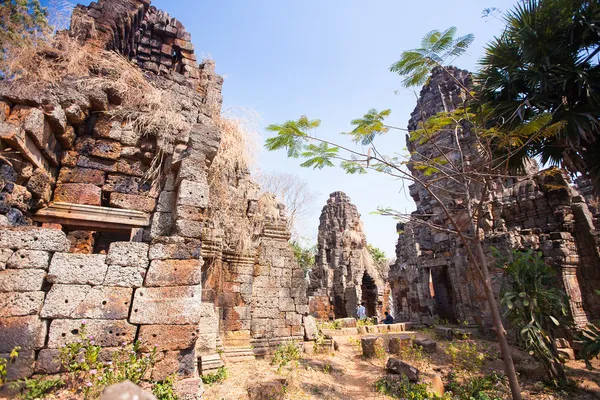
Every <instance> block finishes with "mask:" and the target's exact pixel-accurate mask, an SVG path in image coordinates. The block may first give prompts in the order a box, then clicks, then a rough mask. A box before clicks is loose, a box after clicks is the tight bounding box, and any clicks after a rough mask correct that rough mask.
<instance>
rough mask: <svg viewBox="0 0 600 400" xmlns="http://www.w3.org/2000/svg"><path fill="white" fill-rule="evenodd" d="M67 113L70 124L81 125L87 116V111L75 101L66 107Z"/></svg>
mask: <svg viewBox="0 0 600 400" xmlns="http://www.w3.org/2000/svg"><path fill="white" fill-rule="evenodd" d="M65 115H66V117H67V120H68V121H69V123H70V124H73V125H79V124H81V123H82V122H83V121H85V119H86V118H87V113H86V112H85V111H83V110H82V109H81V107H79V106H78V105H77V104H75V103H73V104H71V105H70V106H68V107H67V108H65Z"/></svg>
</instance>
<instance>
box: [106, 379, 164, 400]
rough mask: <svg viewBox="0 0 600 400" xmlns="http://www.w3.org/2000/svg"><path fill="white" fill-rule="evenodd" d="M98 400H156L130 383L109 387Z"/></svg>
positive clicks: (150, 394)
mask: <svg viewBox="0 0 600 400" xmlns="http://www.w3.org/2000/svg"><path fill="white" fill-rule="evenodd" d="M100 400H157V399H156V396H154V395H153V394H152V393H150V392H147V391H145V390H144V389H142V388H141V387H139V386H138V385H136V384H134V383H132V382H131V381H125V382H121V383H117V384H115V385H110V386H109V387H107V388H106V389H104V391H103V392H102V395H101V396H100Z"/></svg>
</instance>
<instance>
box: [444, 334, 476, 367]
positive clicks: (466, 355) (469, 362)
mask: <svg viewBox="0 0 600 400" xmlns="http://www.w3.org/2000/svg"><path fill="white" fill-rule="evenodd" d="M444 351H445V352H446V354H448V356H450V359H451V360H452V364H453V365H454V366H455V367H456V368H460V369H464V370H466V371H477V370H479V369H480V368H481V367H482V366H483V362H484V361H485V354H484V353H482V352H480V351H479V350H477V345H476V344H475V342H470V341H461V342H452V343H450V344H449V345H448V346H446V348H445V349H444Z"/></svg>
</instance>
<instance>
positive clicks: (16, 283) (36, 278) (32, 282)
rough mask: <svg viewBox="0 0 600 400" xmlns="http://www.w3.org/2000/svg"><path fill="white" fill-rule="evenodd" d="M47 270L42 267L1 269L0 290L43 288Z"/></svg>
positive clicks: (13, 290) (27, 290) (17, 290)
mask: <svg viewBox="0 0 600 400" xmlns="http://www.w3.org/2000/svg"><path fill="white" fill-rule="evenodd" d="M45 277H46V271H44V270H41V269H5V270H3V271H0V292H35V291H38V290H42V286H43V285H44V278H45Z"/></svg>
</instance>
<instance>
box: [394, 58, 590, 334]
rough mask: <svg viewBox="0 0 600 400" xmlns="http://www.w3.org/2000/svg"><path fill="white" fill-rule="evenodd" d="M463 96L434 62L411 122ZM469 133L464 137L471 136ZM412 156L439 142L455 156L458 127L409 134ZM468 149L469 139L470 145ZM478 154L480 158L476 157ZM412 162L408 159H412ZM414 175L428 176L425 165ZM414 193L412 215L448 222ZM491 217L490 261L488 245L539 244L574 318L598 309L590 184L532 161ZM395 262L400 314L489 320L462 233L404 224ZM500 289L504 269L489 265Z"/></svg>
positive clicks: (496, 194)
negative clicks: (420, 138) (427, 135)
mask: <svg viewBox="0 0 600 400" xmlns="http://www.w3.org/2000/svg"><path fill="white" fill-rule="evenodd" d="M449 73H451V74H453V75H454V77H455V78H456V79H457V80H460V81H461V82H463V83H465V84H467V85H468V84H469V82H470V74H469V73H468V72H467V71H463V70H459V69H456V68H450V69H449ZM464 101H465V97H464V95H463V94H462V93H461V89H460V88H459V86H458V85H457V84H456V83H455V81H454V80H453V79H452V78H451V77H450V76H449V74H448V73H446V72H444V71H443V70H442V69H439V68H438V69H435V70H434V72H433V74H432V76H431V78H430V80H429V81H428V83H427V84H426V85H425V86H424V87H423V89H422V90H421V94H420V98H419V100H418V106H417V107H416V108H415V110H414V111H413V113H412V115H411V120H410V122H409V125H408V128H409V130H410V131H412V130H415V129H416V128H417V126H418V123H419V122H421V121H424V120H426V119H427V118H429V117H430V116H433V115H435V114H436V113H438V112H440V111H452V110H455V109H456V108H458V107H461V106H462V104H463V102H464ZM470 135H472V133H471V132H469V131H466V132H465V133H464V134H463V135H462V136H461V138H460V140H461V142H462V143H463V144H466V143H469V140H470V139H469V138H470ZM407 143H408V147H409V150H410V151H412V152H414V154H415V155H414V156H413V157H419V154H420V155H424V156H425V157H436V155H437V154H438V153H437V150H436V148H446V149H448V153H447V154H446V155H447V156H448V157H450V158H451V159H459V158H456V157H454V156H455V155H456V154H455V153H456V152H457V148H456V145H454V143H455V142H454V138H453V130H442V131H440V132H438V133H436V135H435V136H434V137H432V138H431V139H430V140H429V141H427V142H426V143H419V142H417V141H410V140H408V138H407ZM465 148H468V145H467V146H466V147H465ZM473 160H475V159H473ZM409 165H410V164H409ZM411 172H412V173H413V174H417V175H419V177H421V178H423V179H425V180H427V179H431V178H428V177H427V176H425V175H424V172H423V171H419V170H416V169H412V170H411ZM410 194H411V196H412V198H413V199H414V201H415V203H416V206H417V209H416V211H415V212H414V213H413V215H421V214H426V215H429V216H427V217H423V219H425V220H428V219H431V220H432V221H433V222H435V223H440V224H442V225H444V224H448V221H447V220H446V218H445V216H444V215H443V213H442V211H441V208H440V207H439V206H438V205H437V204H436V201H435V200H434V199H432V198H431V196H430V195H429V193H428V192H427V191H426V190H425V189H424V188H423V187H420V186H419V185H418V184H415V185H411V187H410ZM444 201H446V202H447V204H448V205H450V209H451V210H453V211H452V212H454V213H456V216H457V218H459V219H460V214H459V213H460V212H461V210H460V207H456V205H457V201H456V199H452V198H444ZM484 209H485V210H486V211H488V212H487V213H486V214H487V215H486V217H485V218H484V219H483V220H482V221H480V222H479V223H480V226H481V227H482V228H483V231H484V232H485V241H484V245H485V250H486V252H487V256H488V259H489V260H490V265H492V266H493V257H492V256H491V254H490V247H492V246H493V247H496V248H499V249H501V250H510V249H533V250H536V251H541V252H542V253H543V257H544V260H545V261H546V262H547V263H548V264H549V265H551V266H553V267H555V268H556V271H557V273H558V277H559V279H558V281H559V284H560V285H561V286H562V287H563V288H564V289H565V290H566V292H567V294H568V295H569V297H570V301H569V304H570V308H571V314H572V317H573V320H574V322H575V323H576V324H577V325H579V326H583V325H585V324H586V323H587V321H589V320H595V319H597V318H598V317H599V316H600V303H599V302H598V301H597V297H594V290H597V289H599V288H600V268H598V265H600V247H599V244H600V241H599V232H598V230H597V229H598V217H599V214H598V208H597V200H595V201H594V196H593V195H592V192H591V188H590V186H589V183H587V182H585V181H583V180H578V181H577V184H576V185H574V184H573V183H572V182H571V181H570V180H569V178H568V176H567V175H566V174H565V172H564V171H562V170H559V169H554V168H551V169H548V170H544V171H537V169H536V168H535V167H533V166H532V167H530V168H529V171H528V175H524V176H523V177H520V178H518V179H514V178H513V179H509V180H507V181H506V182H503V183H500V182H499V183H498V184H497V185H496V186H495V187H494V188H493V190H492V193H491V195H490V198H489V199H486V200H485V206H484ZM398 230H399V231H401V232H402V233H401V234H400V237H399V240H398V244H397V247H396V257H397V261H396V264H395V265H393V266H392V267H391V269H390V272H389V277H388V282H389V284H390V286H391V292H392V299H393V300H392V309H393V310H394V312H395V315H394V316H395V318H396V319H397V320H400V321H425V320H428V319H430V318H431V317H432V316H434V315H437V316H439V317H441V318H443V319H447V320H449V321H450V322H456V321H468V322H469V323H475V324H477V325H479V326H489V325H490V324H491V321H490V316H489V312H488V308H487V304H486V301H485V296H484V294H483V289H482V288H481V287H480V285H478V284H477V279H476V276H475V272H474V271H473V270H472V268H470V267H469V261H468V258H467V255H466V252H465V249H464V247H463V245H462V243H461V242H460V241H459V240H458V238H457V237H456V235H452V234H447V233H445V232H436V231H434V230H432V229H431V228H429V227H426V226H424V225H418V224H415V223H406V224H399V225H398ZM491 272H492V273H493V275H494V276H496V277H498V278H499V279H494V282H495V290H496V292H497V291H498V290H499V282H501V279H502V276H501V271H500V270H499V269H495V268H494V267H492V268H491Z"/></svg>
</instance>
